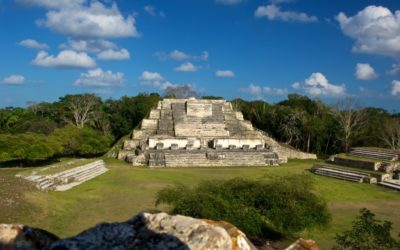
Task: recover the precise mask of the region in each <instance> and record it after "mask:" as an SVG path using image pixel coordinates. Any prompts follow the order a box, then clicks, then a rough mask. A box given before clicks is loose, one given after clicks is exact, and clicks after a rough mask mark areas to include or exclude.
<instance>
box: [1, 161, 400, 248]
mask: <svg viewBox="0 0 400 250" xmlns="http://www.w3.org/2000/svg"><path fill="white" fill-rule="evenodd" d="M314 163H315V161H290V162H289V163H288V164H284V165H282V166H279V167H237V168H179V169H173V168H171V169H165V168H163V169H150V168H144V167H143V168H137V167H132V166H130V165H129V164H125V163H122V162H120V161H116V160H107V166H108V168H110V171H108V172H107V173H105V174H103V175H101V176H99V177H97V178H95V179H93V180H91V181H89V182H86V183H84V184H82V185H80V186H77V187H75V188H73V189H71V190H68V191H66V192H48V193H45V192H39V191H36V190H35V189H34V187H33V186H32V185H30V184H29V183H26V182H24V181H22V180H21V179H17V178H14V177H13V176H14V175H15V174H16V173H18V172H20V171H21V169H0V210H1V211H3V212H2V213H0V223H23V224H28V225H31V226H36V227H41V228H44V229H47V230H49V231H52V232H54V233H56V234H57V235H59V236H61V237H66V236H71V235H74V234H76V233H78V232H80V231H82V230H84V229H86V228H88V227H91V226H93V225H95V224H96V223H99V222H102V221H108V222H112V221H123V220H127V219H129V218H131V217H132V216H134V215H136V214H137V213H139V212H141V211H156V210H161V211H166V210H167V207H155V205H154V200H155V194H156V192H157V191H158V190H160V189H161V188H163V187H165V186H167V185H169V184H173V183H176V182H180V183H184V184H188V185H196V184H197V183H198V182H199V181H201V180H209V179H228V178H233V177H247V178H254V179H259V178H273V177H276V176H286V175H291V174H301V173H306V174H308V175H310V176H311V178H313V179H314V180H315V187H314V190H315V192H316V193H317V194H319V195H320V196H322V197H323V198H324V199H325V200H326V201H327V202H328V205H329V209H330V211H331V213H332V223H331V226H330V227H329V228H323V229H315V230H312V231H305V232H302V233H301V234H300V236H301V237H304V238H312V239H314V240H316V241H317V242H318V243H319V244H320V245H321V247H322V249H330V247H331V246H332V245H333V243H334V240H333V237H334V236H335V234H336V233H338V232H342V231H344V230H346V229H349V228H350V226H351V221H352V220H353V219H354V217H355V216H356V215H357V214H358V211H359V209H361V208H363V207H366V208H368V209H370V210H371V211H372V212H374V213H375V214H376V215H377V217H378V219H381V220H390V221H392V222H393V223H394V232H395V233H396V235H397V233H399V232H400V209H399V208H400V193H399V192H395V191H392V190H389V189H385V188H382V187H379V186H376V185H368V184H359V183H352V182H347V181H341V180H335V179H331V178H327V177H321V176H315V175H313V174H311V173H310V172H309V171H308V169H309V168H310V167H311V165H312V164H314Z"/></svg>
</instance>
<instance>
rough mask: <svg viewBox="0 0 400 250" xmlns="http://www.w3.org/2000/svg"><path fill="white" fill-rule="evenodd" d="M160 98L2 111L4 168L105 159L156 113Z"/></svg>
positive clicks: (0, 158)
mask: <svg viewBox="0 0 400 250" xmlns="http://www.w3.org/2000/svg"><path fill="white" fill-rule="evenodd" d="M159 99H160V96H159V95H158V94H139V95H137V96H133V97H127V96H124V97H121V98H120V99H118V100H113V99H109V100H105V101H103V100H101V98H99V97H98V96H96V95H93V94H79V95H66V96H63V97H60V98H59V100H58V101H56V102H53V103H48V102H42V103H32V102H31V103H29V104H28V107H27V108H13V107H8V108H3V109H0V163H2V162H3V165H7V163H9V165H12V164H14V163H18V165H20V164H26V163H32V162H33V163H35V162H36V163H37V162H38V161H45V160H49V159H52V158H55V157H61V156H83V157H85V156H95V155H100V154H103V153H105V152H107V150H108V149H109V148H110V146H111V145H112V144H113V143H114V142H115V141H116V140H118V138H120V137H121V136H123V135H126V134H128V133H129V132H130V131H131V130H132V128H134V127H135V126H137V125H138V124H139V122H140V121H141V120H142V119H143V118H144V117H145V116H146V115H147V114H148V113H149V111H150V109H151V108H152V107H154V106H155V105H156V104H157V102H158V100H159Z"/></svg>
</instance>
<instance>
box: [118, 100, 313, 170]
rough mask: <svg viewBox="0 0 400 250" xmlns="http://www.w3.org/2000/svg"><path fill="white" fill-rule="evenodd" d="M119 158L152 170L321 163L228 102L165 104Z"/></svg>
mask: <svg viewBox="0 0 400 250" xmlns="http://www.w3.org/2000/svg"><path fill="white" fill-rule="evenodd" d="M118 158H119V159H123V160H126V161H129V162H132V163H133V165H148V166H150V167H194V166H199V167H203V166H268V165H278V164H280V163H285V162H287V160H288V158H297V159H316V156H315V155H314V154H307V153H303V152H300V151H297V150H294V149H291V148H289V147H287V146H285V145H281V144H279V143H278V142H276V141H275V140H273V139H272V138H270V137H269V136H268V135H267V134H266V133H264V132H263V131H260V130H257V129H255V128H254V127H253V126H252V124H251V123H250V122H249V121H246V120H244V119H243V114H242V113H241V112H237V111H235V110H233V108H232V105H231V103H230V102H227V101H225V100H197V99H195V98H189V99H164V100H163V101H160V102H159V103H158V105H157V108H156V109H152V110H151V112H150V114H149V116H148V118H147V119H144V120H143V121H142V122H141V124H140V128H139V129H134V130H133V132H132V136H131V139H129V140H126V141H125V142H124V144H123V148H122V150H120V151H119V153H118Z"/></svg>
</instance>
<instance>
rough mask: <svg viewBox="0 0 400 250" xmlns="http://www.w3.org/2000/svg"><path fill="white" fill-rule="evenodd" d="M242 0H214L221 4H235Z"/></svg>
mask: <svg viewBox="0 0 400 250" xmlns="http://www.w3.org/2000/svg"><path fill="white" fill-rule="evenodd" d="M243 1H244V0H215V2H216V3H218V4H223V5H235V4H239V3H241V2H243Z"/></svg>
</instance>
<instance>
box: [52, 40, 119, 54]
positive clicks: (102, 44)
mask: <svg viewBox="0 0 400 250" xmlns="http://www.w3.org/2000/svg"><path fill="white" fill-rule="evenodd" d="M60 48H62V49H72V50H75V51H85V52H100V51H102V50H108V49H116V48H117V45H116V44H115V43H113V42H110V41H108V40H105V39H87V40H75V39H68V43H67V44H64V43H63V44H61V45H60Z"/></svg>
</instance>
